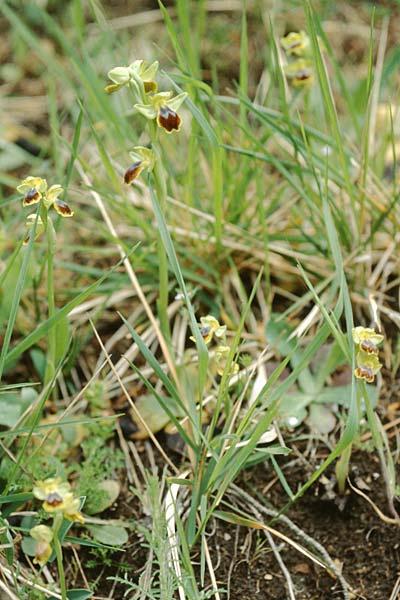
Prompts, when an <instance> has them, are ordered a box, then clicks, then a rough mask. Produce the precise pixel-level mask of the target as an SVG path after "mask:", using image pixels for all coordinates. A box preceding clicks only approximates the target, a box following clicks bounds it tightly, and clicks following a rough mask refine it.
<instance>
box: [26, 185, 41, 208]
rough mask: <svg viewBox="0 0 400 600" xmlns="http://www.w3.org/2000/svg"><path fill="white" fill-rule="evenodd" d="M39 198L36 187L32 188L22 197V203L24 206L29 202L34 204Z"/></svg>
mask: <svg viewBox="0 0 400 600" xmlns="http://www.w3.org/2000/svg"><path fill="white" fill-rule="evenodd" d="M39 198H40V192H39V191H38V190H37V189H36V188H32V189H31V190H29V192H28V193H27V194H26V196H25V198H24V204H25V206H28V205H29V204H34V203H35V202H36V201H37V200H38V199H39Z"/></svg>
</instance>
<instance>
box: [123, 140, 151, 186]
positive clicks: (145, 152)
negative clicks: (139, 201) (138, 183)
mask: <svg viewBox="0 0 400 600" xmlns="http://www.w3.org/2000/svg"><path fill="white" fill-rule="evenodd" d="M129 155H130V157H131V158H132V160H133V163H132V164H131V166H130V167H129V168H128V169H127V170H126V171H125V174H124V182H125V183H127V184H130V183H132V182H133V181H135V179H137V178H138V177H139V175H140V173H141V172H142V171H143V170H144V169H148V170H149V171H151V170H152V169H153V168H154V162H155V156H154V152H153V151H152V150H151V149H150V148H146V147H145V146H136V147H135V148H134V149H133V152H129Z"/></svg>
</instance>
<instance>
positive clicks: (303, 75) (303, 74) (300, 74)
mask: <svg viewBox="0 0 400 600" xmlns="http://www.w3.org/2000/svg"><path fill="white" fill-rule="evenodd" d="M310 77H311V71H308V70H307V69H301V70H300V71H297V73H296V74H295V78H296V79H298V80H299V81H307V79H310Z"/></svg>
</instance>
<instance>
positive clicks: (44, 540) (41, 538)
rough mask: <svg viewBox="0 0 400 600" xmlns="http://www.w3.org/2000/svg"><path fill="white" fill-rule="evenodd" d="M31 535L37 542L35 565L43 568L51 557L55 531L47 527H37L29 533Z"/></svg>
mask: <svg viewBox="0 0 400 600" xmlns="http://www.w3.org/2000/svg"><path fill="white" fill-rule="evenodd" d="M29 535H30V536H31V537H32V538H33V539H34V540H35V541H36V545H35V558H34V559H33V562H34V564H37V565H40V566H43V565H45V564H46V563H47V561H48V560H49V558H50V556H51V552H52V548H51V545H50V544H51V542H52V541H53V530H52V529H50V527H47V525H36V527H32V529H31V530H30V531H29Z"/></svg>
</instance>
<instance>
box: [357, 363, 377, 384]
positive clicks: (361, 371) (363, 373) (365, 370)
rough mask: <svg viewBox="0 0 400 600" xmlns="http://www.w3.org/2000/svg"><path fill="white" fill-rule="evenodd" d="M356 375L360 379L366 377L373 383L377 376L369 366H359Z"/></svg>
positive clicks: (368, 381)
mask: <svg viewBox="0 0 400 600" xmlns="http://www.w3.org/2000/svg"><path fill="white" fill-rule="evenodd" d="M355 375H356V377H359V378H360V379H365V380H366V381H367V383H373V381H374V378H375V376H374V374H373V372H372V370H371V369H370V368H369V367H357V369H356V371H355Z"/></svg>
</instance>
